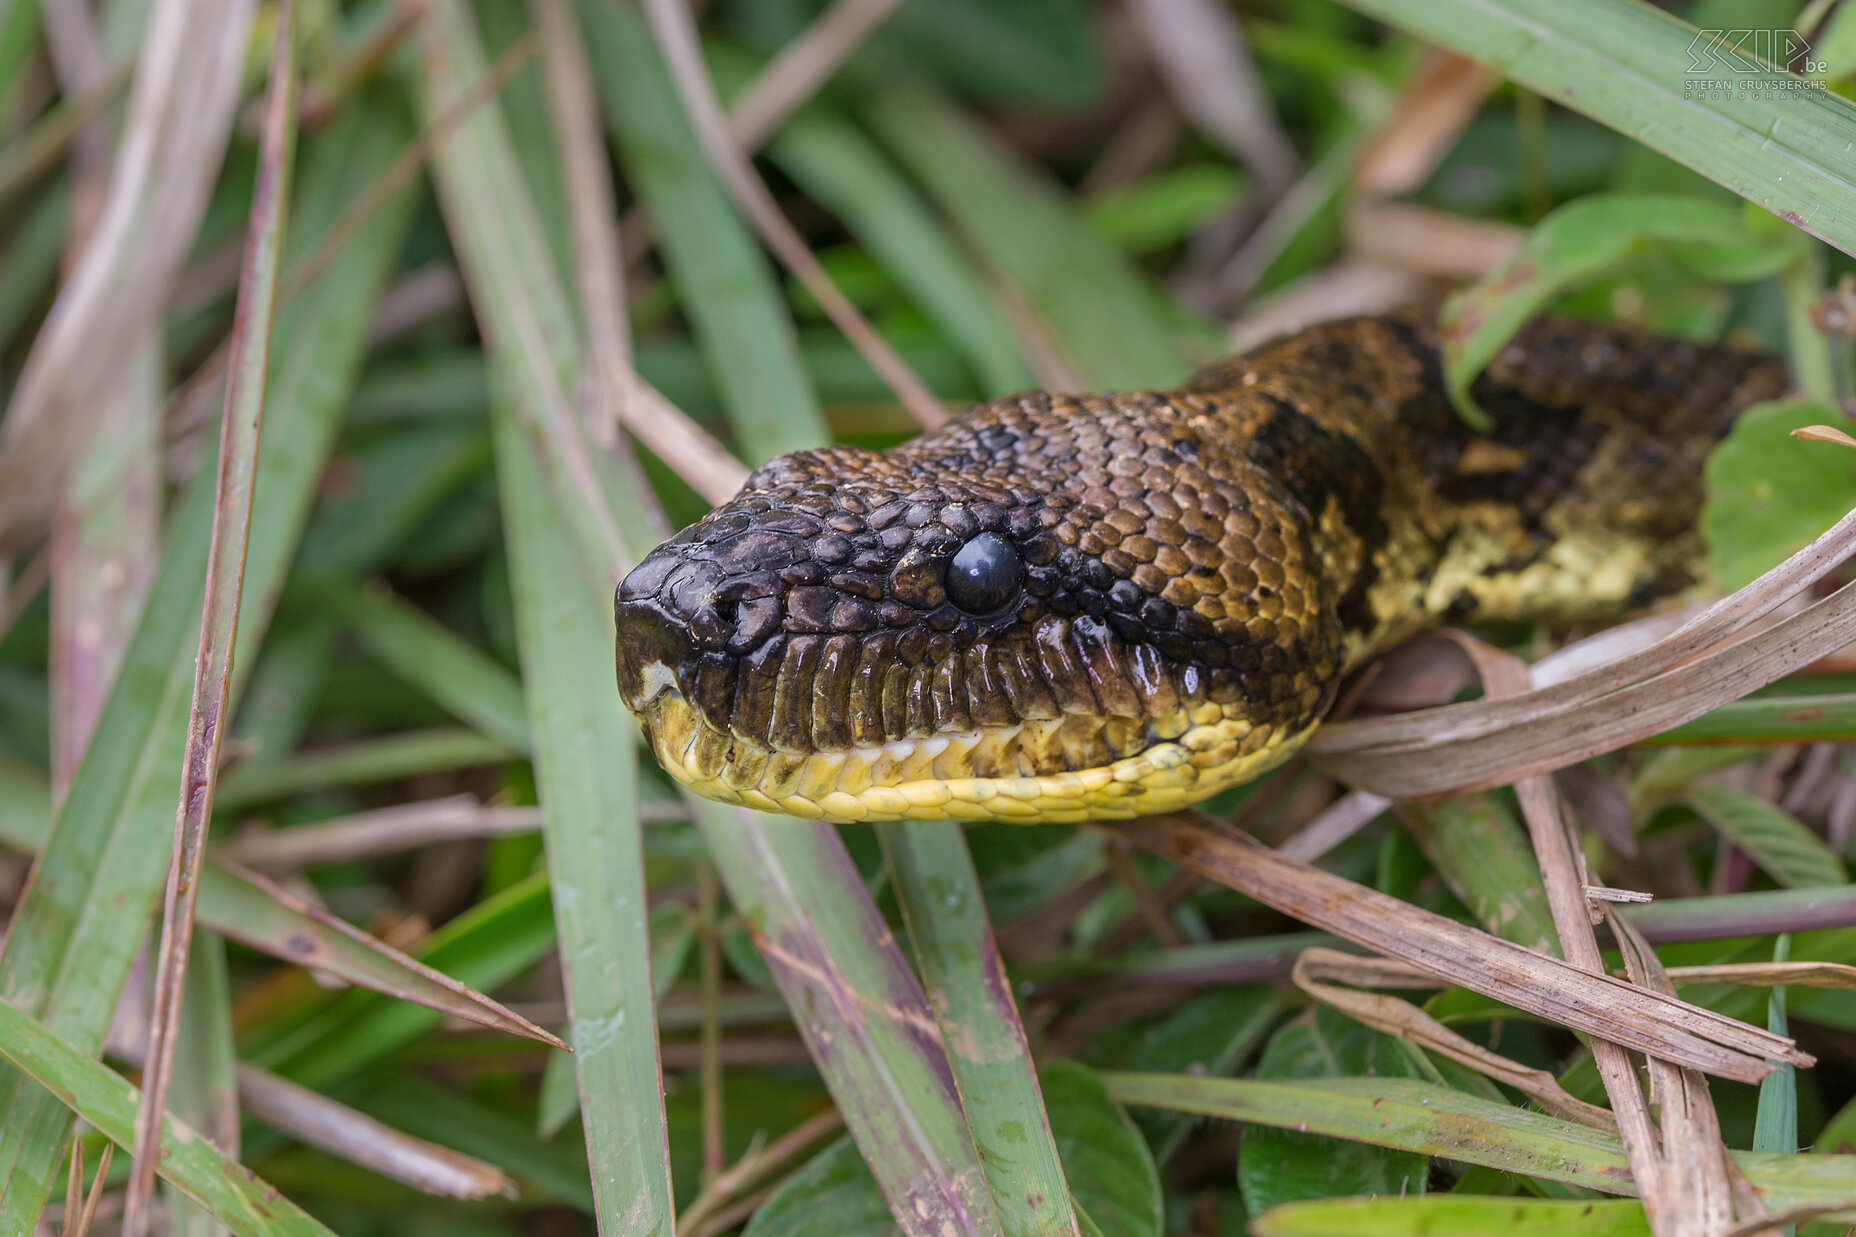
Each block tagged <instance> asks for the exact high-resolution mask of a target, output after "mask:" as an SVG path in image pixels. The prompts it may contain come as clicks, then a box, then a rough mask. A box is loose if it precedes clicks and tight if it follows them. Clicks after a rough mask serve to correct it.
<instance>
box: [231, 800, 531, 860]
mask: <svg viewBox="0 0 1856 1237" xmlns="http://www.w3.org/2000/svg"><path fill="white" fill-rule="evenodd" d="M541 822H542V810H541V809H540V808H538V807H484V806H483V805H482V804H480V803H478V802H477V800H476V799H475V798H473V797H472V796H470V795H453V796H451V797H450V798H446V799H431V800H427V801H425V802H420V803H401V804H396V805H394V806H393V807H385V808H377V809H375V810H374V811H371V812H357V813H356V814H355V815H353V816H347V817H343V818H341V819H339V820H331V821H324V822H321V823H319V824H314V825H296V826H293V827H292V828H289V829H255V830H251V831H248V832H245V833H241V834H240V835H239V836H237V837H235V838H233V839H232V841H231V842H230V843H228V844H227V845H225V846H224V847H222V848H220V851H219V853H220V854H221V855H223V856H224V857H225V858H228V859H231V860H233V861H235V862H237V863H240V864H243V865H244V866H246V867H248V868H252V869H255V870H256V871H259V872H263V873H265V874H266V875H271V876H275V875H279V874H281V873H285V872H295V871H298V870H300V869H302V868H310V867H317V866H319V865H323V864H330V863H347V862H350V861H352V860H355V859H370V858H376V857H378V856H380V855H392V854H398V853H399V852H400V851H404V850H411V849H413V848H414V847H418V846H430V845H432V844H433V843H435V842H449V841H455V840H457V839H459V838H492V837H503V836H505V835H508V834H512V833H534V832H537V831H538V830H539V829H540V828H541Z"/></svg>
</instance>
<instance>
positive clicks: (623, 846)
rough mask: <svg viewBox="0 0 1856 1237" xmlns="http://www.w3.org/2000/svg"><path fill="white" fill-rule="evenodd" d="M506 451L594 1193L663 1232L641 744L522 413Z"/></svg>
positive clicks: (642, 1227)
mask: <svg viewBox="0 0 1856 1237" xmlns="http://www.w3.org/2000/svg"><path fill="white" fill-rule="evenodd" d="M497 449H498V454H499V458H500V465H499V471H500V472H501V474H502V477H503V497H504V502H505V504H506V509H507V517H506V518H507V519H508V521H509V539H510V561H511V568H512V576H513V581H512V583H513V585H514V588H515V594H516V621H517V626H518V633H519V638H520V641H521V646H522V656H523V669H524V672H525V674H527V675H528V676H529V693H528V698H529V707H530V709H531V711H532V715H533V718H534V727H535V736H536V740H537V742H536V760H537V774H538V779H539V785H540V790H541V800H542V804H543V806H544V807H545V808H546V809H547V812H546V817H545V821H544V825H543V829H544V832H545V835H546V838H547V854H548V870H549V873H550V876H551V879H552V883H553V888H554V895H555V906H556V908H557V909H556V920H557V924H558V927H559V932H560V937H561V963H562V967H563V969H564V970H565V972H566V979H567V991H568V1014H569V1020H570V1025H571V1027H572V1039H573V1043H574V1046H575V1049H576V1052H575V1058H574V1064H575V1066H576V1068H577V1072H578V1075H579V1080H580V1110H581V1113H582V1114H583V1119H584V1121H585V1123H586V1128H587V1142H588V1145H589V1147H590V1148H591V1150H592V1154H593V1155H594V1157H595V1159H594V1173H593V1180H594V1189H595V1193H596V1196H597V1198H598V1200H599V1205H600V1212H601V1215H602V1216H603V1217H605V1220H606V1226H607V1227H606V1231H608V1232H628V1233H634V1232H635V1233H641V1234H642V1233H651V1232H658V1231H660V1230H661V1229H662V1228H663V1227H664V1226H666V1225H667V1224H668V1222H669V1219H670V1217H672V1216H673V1215H674V1214H675V1211H674V1207H673V1204H672V1201H671V1192H670V1168H669V1148H668V1144H667V1142H666V1134H665V1127H664V1117H663V1101H662V1099H661V1094H662V1090H663V1083H662V1081H661V1071H660V1068H659V1065H658V1059H657V1043H656V1038H655V1028H656V1018H655V1015H654V1014H653V1012H652V1011H653V1004H654V1002H653V999H652V991H651V974H650V968H649V966H648V965H645V960H646V959H647V958H649V956H650V942H649V934H648V932H647V930H646V922H645V910H646V902H645V890H644V872H643V862H642V857H641V851H640V844H641V837H640V831H639V824H638V812H637V804H638V792H637V784H636V777H637V765H636V760H637V751H638V740H637V735H636V733H635V732H634V730H633V728H632V726H631V724H630V722H629V719H627V718H626V717H624V716H623V715H622V714H621V712H620V707H619V703H618V700H617V697H616V696H615V694H614V693H613V692H611V691H610V690H608V689H607V684H606V683H605V681H604V680H603V679H600V678H590V677H589V676H588V675H587V674H586V667H587V666H588V665H597V664H599V662H600V660H601V659H602V658H603V657H605V656H607V655H608V654H607V650H609V649H610V648H611V645H612V637H611V635H610V632H609V630H608V625H607V622H606V620H605V618H604V614H603V607H601V606H599V605H597V604H596V603H595V602H594V601H593V599H592V598H591V597H589V596H587V595H586V594H585V593H584V592H582V591H580V590H577V589H574V588H572V587H565V588H564V587H562V586H561V581H562V579H563V578H572V575H573V565H572V563H571V562H568V561H567V559H566V555H565V554H563V552H562V546H561V544H560V539H559V533H558V524H557V517H556V516H555V515H554V514H553V510H552V508H551V506H550V505H549V503H548V499H547V494H546V491H545V489H544V488H543V481H542V476H541V472H540V469H539V468H538V467H537V465H536V463H535V460H534V457H533V456H532V455H531V454H530V446H529V443H528V441H527V440H526V439H525V436H524V435H523V433H522V431H521V428H520V427H519V426H517V425H516V424H515V418H514V413H513V411H502V412H499V413H498V426H497ZM615 960H616V961H617V963H618V964H617V965H614V962H615Z"/></svg>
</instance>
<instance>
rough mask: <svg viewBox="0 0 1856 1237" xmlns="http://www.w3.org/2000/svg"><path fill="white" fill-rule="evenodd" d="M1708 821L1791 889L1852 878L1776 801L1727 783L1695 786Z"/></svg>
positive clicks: (1692, 792)
mask: <svg viewBox="0 0 1856 1237" xmlns="http://www.w3.org/2000/svg"><path fill="white" fill-rule="evenodd" d="M1686 798H1687V800H1688V804H1689V806H1690V807H1692V808H1694V809H1695V811H1696V812H1697V813H1699V814H1700V816H1701V817H1702V819H1703V820H1706V821H1707V822H1708V823H1709V824H1711V825H1713V826H1714V827H1715V828H1716V829H1718V830H1720V831H1721V832H1722V833H1723V834H1725V835H1726V836H1727V837H1728V838H1729V839H1730V840H1731V841H1732V842H1733V843H1734V844H1735V845H1736V846H1738V847H1739V848H1740V849H1741V850H1744V851H1745V852H1746V853H1747V854H1749V855H1751V856H1752V857H1753V862H1754V863H1757V864H1758V865H1759V866H1760V867H1761V868H1762V869H1764V870H1765V871H1766V872H1767V873H1768V874H1769V875H1770V876H1771V877H1772V879H1774V880H1776V881H1778V882H1779V884H1781V885H1784V886H1785V887H1786V888H1787V889H1812V888H1819V887H1822V886H1826V885H1842V884H1845V883H1847V882H1848V881H1849V874H1848V873H1847V872H1845V871H1844V869H1843V861H1842V860H1840V859H1838V858H1837V857H1836V855H1835V854H1834V853H1832V852H1831V849H1830V847H1828V846H1826V845H1825V844H1824V841H1823V839H1821V838H1819V837H1818V836H1817V835H1816V834H1815V833H1812V832H1811V830H1810V829H1809V828H1807V827H1806V826H1805V824H1804V822H1803V821H1801V820H1799V819H1798V818H1797V817H1796V816H1793V815H1792V814H1791V813H1790V812H1787V811H1786V810H1785V809H1783V808H1781V807H1779V806H1778V805H1777V804H1774V803H1768V802H1767V801H1766V800H1764V799H1762V798H1760V797H1759V796H1758V795H1751V794H1748V793H1746V792H1745V791H1742V790H1734V789H1733V788H1731V787H1728V786H1692V787H1690V788H1689V791H1688V794H1687V796H1686Z"/></svg>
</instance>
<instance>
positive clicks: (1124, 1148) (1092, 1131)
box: [1038, 1061, 1164, 1237]
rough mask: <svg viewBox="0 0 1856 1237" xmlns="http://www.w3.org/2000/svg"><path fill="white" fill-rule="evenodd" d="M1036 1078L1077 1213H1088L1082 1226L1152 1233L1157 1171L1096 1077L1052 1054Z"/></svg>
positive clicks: (1158, 1217) (1156, 1232) (1133, 1234)
mask: <svg viewBox="0 0 1856 1237" xmlns="http://www.w3.org/2000/svg"><path fill="white" fill-rule="evenodd" d="M1038 1082H1039V1085H1040V1086H1042V1088H1043V1090H1044V1107H1045V1108H1046V1110H1048V1111H1049V1113H1050V1126H1051V1130H1052V1131H1053V1132H1054V1133H1055V1134H1056V1136H1057V1154H1058V1155H1059V1156H1061V1157H1062V1158H1063V1171H1064V1175H1065V1176H1066V1177H1068V1178H1069V1181H1070V1192H1071V1193H1072V1194H1073V1195H1074V1196H1075V1199H1076V1209H1077V1213H1078V1215H1079V1217H1080V1216H1083V1215H1086V1216H1087V1217H1088V1220H1087V1221H1086V1227H1085V1230H1084V1231H1085V1232H1087V1231H1088V1226H1093V1227H1094V1228H1095V1229H1096V1231H1098V1232H1100V1233H1101V1234H1102V1237H1160V1232H1161V1225H1162V1222H1163V1219H1164V1213H1163V1210H1162V1207H1161V1199H1160V1172H1159V1170H1158V1169H1157V1168H1155V1167H1154V1158H1153V1155H1152V1153H1150V1152H1149V1151H1148V1150H1147V1144H1146V1142H1145V1141H1143V1140H1142V1138H1141V1135H1140V1131H1138V1130H1136V1129H1135V1128H1134V1123H1133V1122H1132V1121H1130V1120H1128V1114H1127V1113H1125V1112H1123V1111H1122V1110H1121V1107H1120V1105H1118V1104H1116V1103H1115V1101H1114V1100H1113V1099H1111V1098H1110V1097H1109V1093H1108V1088H1107V1087H1106V1086H1104V1085H1103V1082H1102V1079H1101V1077H1100V1076H1098V1075H1097V1074H1096V1072H1095V1071H1094V1070H1092V1069H1090V1068H1089V1067H1088V1066H1086V1065H1082V1064H1080V1063H1078V1062H1076V1061H1057V1062H1054V1063H1052V1064H1050V1065H1047V1066H1045V1067H1044V1069H1043V1070H1042V1071H1041V1072H1040V1073H1039V1074H1038Z"/></svg>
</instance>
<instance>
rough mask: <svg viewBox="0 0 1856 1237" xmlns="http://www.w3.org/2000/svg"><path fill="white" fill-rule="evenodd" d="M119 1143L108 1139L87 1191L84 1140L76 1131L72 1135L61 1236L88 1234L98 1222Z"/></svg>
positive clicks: (84, 1235)
mask: <svg viewBox="0 0 1856 1237" xmlns="http://www.w3.org/2000/svg"><path fill="white" fill-rule="evenodd" d="M115 1155H116V1144H115V1143H111V1142H106V1143H104V1144H103V1152H102V1154H100V1155H99V1156H97V1175H96V1177H95V1178H94V1179H93V1180H92V1181H91V1183H90V1193H89V1194H88V1195H86V1194H85V1193H84V1140H83V1139H81V1138H79V1137H77V1135H76V1133H75V1132H73V1134H72V1136H71V1176H70V1179H69V1180H68V1181H67V1182H66V1183H65V1191H64V1223H63V1224H62V1225H61V1226H60V1227H59V1237H88V1235H89V1233H90V1226H91V1225H92V1224H93V1223H95V1222H96V1218H97V1204H98V1203H101V1202H102V1201H103V1190H104V1187H106V1186H107V1185H109V1177H110V1161H111V1160H112V1159H114V1158H115Z"/></svg>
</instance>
